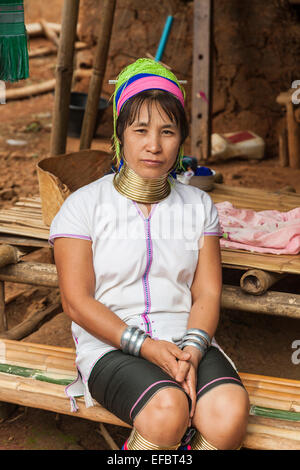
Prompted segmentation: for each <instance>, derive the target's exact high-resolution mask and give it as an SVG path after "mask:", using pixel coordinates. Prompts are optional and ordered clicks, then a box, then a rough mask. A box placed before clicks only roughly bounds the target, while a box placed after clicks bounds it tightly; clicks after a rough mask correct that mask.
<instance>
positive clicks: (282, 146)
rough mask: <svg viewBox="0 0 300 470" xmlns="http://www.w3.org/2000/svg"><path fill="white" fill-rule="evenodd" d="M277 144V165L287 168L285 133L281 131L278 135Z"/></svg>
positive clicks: (287, 154) (287, 153) (287, 152)
mask: <svg viewBox="0 0 300 470" xmlns="http://www.w3.org/2000/svg"><path fill="white" fill-rule="evenodd" d="M278 144H279V163H280V166H282V167H286V166H289V151H288V141H287V131H286V129H282V131H281V132H280V133H279V135H278Z"/></svg>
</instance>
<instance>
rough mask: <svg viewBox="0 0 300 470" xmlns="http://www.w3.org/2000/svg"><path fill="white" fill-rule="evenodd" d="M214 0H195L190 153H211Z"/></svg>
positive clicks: (206, 156)
mask: <svg viewBox="0 0 300 470" xmlns="http://www.w3.org/2000/svg"><path fill="white" fill-rule="evenodd" d="M212 30H213V0H194V44H193V86H192V129H191V134H192V135H191V146H192V148H191V153H192V155H193V156H194V157H196V158H197V159H198V160H199V161H205V160H208V159H209V157H210V154H211V109H212V73H211V72H212Z"/></svg>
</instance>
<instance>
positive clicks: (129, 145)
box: [123, 101, 181, 178]
mask: <svg viewBox="0 0 300 470" xmlns="http://www.w3.org/2000/svg"><path fill="white" fill-rule="evenodd" d="M148 107H149V103H147V102H144V103H143V104H142V106H141V109H140V113H139V115H138V116H137V117H136V119H135V121H134V122H133V123H132V124H131V125H130V126H128V127H126V129H125V130H124V135H123V151H124V157H125V160H126V161H127V163H128V166H129V167H130V168H131V169H132V170H134V171H135V172H136V173H137V174H138V175H139V176H141V177H143V178H157V177H159V176H162V175H164V174H167V173H168V172H169V171H170V170H171V168H172V167H173V165H174V163H175V161H176V158H177V155H178V151H179V146H180V142H181V135H180V130H179V128H178V127H177V125H176V123H175V122H173V121H171V120H170V118H169V117H168V116H167V115H166V113H165V112H164V111H163V109H162V108H161V107H160V105H159V104H158V103H156V102H153V101H152V102H151V103H150V107H151V108H150V109H151V120H150V116H149V112H148Z"/></svg>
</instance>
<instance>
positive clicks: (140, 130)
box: [135, 129, 146, 134]
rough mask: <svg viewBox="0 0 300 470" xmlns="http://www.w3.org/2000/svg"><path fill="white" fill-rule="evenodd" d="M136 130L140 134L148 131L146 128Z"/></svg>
mask: <svg viewBox="0 0 300 470" xmlns="http://www.w3.org/2000/svg"><path fill="white" fill-rule="evenodd" d="M135 132H138V133H139V134H143V133H144V132H146V129H136V130H135Z"/></svg>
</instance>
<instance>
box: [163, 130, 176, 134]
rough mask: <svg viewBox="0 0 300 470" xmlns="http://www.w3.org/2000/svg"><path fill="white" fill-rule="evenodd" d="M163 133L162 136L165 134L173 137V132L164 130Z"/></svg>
mask: <svg viewBox="0 0 300 470" xmlns="http://www.w3.org/2000/svg"><path fill="white" fill-rule="evenodd" d="M163 133H164V134H167V135H173V134H174V132H172V131H169V130H168V129H165V130H164V131H163Z"/></svg>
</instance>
